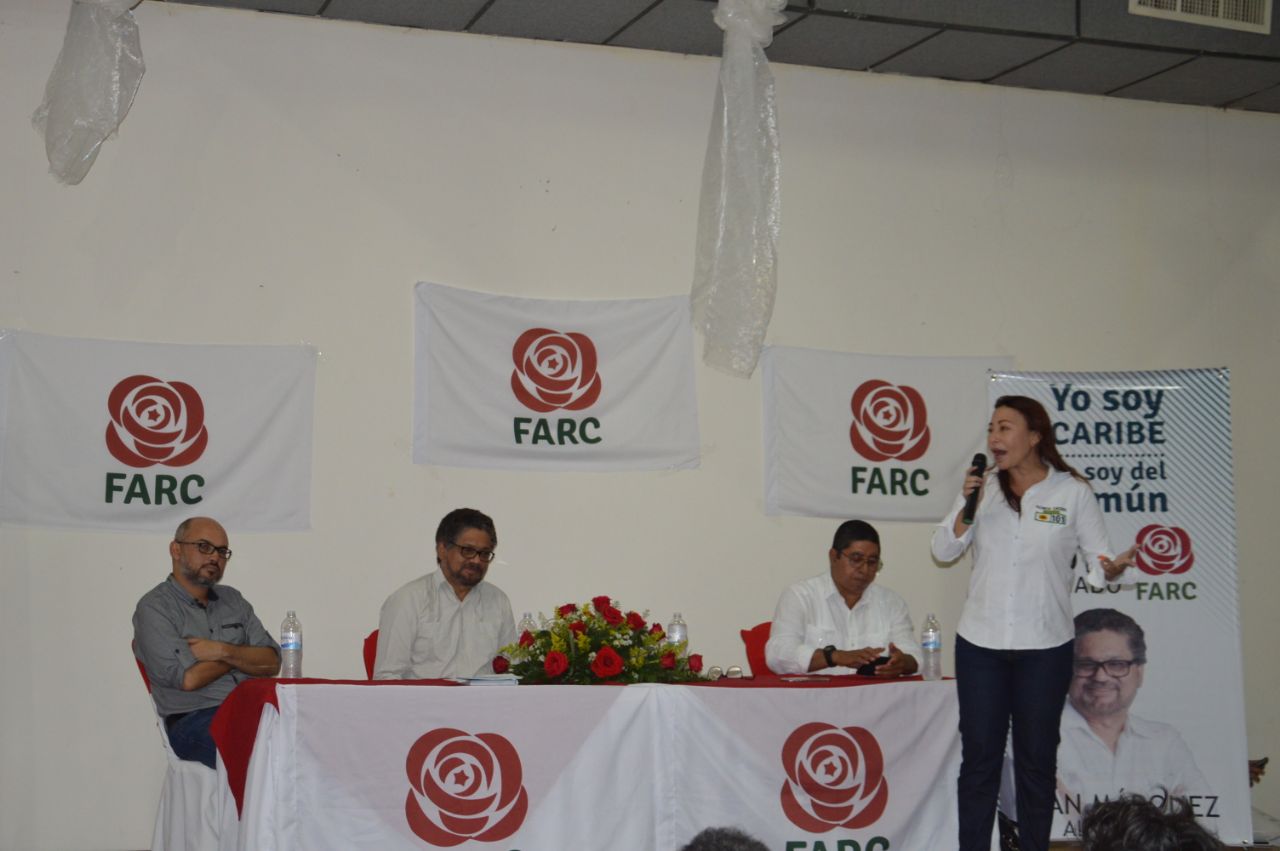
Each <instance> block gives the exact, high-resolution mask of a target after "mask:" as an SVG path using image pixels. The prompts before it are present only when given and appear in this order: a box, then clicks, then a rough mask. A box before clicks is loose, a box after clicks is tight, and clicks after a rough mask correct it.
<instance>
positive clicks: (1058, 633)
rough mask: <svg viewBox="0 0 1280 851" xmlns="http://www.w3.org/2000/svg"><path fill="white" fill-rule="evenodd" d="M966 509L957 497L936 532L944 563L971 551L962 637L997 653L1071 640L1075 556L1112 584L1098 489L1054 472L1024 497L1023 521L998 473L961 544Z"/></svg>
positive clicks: (1096, 581)
mask: <svg viewBox="0 0 1280 851" xmlns="http://www.w3.org/2000/svg"><path fill="white" fill-rule="evenodd" d="M963 507H964V497H963V496H958V497H957V498H956V504H955V507H954V508H953V509H952V510H951V513H950V514H948V515H947V516H946V519H944V520H943V521H942V522H941V523H939V524H938V528H937V529H936V530H935V531H934V534H933V555H934V557H935V558H937V559H938V561H942V562H951V561H955V560H956V559H957V558H959V557H960V556H961V554H963V553H964V551H965V550H966V549H968V548H969V546H970V545H972V546H973V573H972V574H971V575H970V577H969V597H968V599H967V600H966V601H965V605H964V612H963V613H962V614H961V616H960V624H959V626H958V627H957V629H956V632H957V633H958V634H959V635H961V636H963V637H964V639H965V640H966V641H969V642H971V643H973V644H977V645H979V646H980V647H987V648H990V649H993V650H1014V649H1016V650H1040V649H1044V648H1048V647H1057V646H1059V645H1061V644H1065V643H1066V642H1067V641H1070V640H1071V639H1072V637H1074V635H1075V626H1074V624H1073V622H1072V611H1071V586H1072V581H1073V579H1074V574H1073V571H1072V565H1071V561H1072V558H1073V557H1075V555H1076V554H1077V553H1080V554H1081V557H1082V559H1083V561H1082V562H1081V564H1083V565H1084V566H1085V567H1084V570H1085V575H1086V576H1087V578H1088V581H1089V584H1090V585H1092V586H1093V587H1095V588H1102V587H1104V586H1105V584H1106V579H1105V574H1104V572H1103V569H1102V564H1101V563H1100V562H1099V561H1098V556H1100V555H1105V556H1107V557H1111V556H1112V555H1113V554H1114V552H1113V551H1112V549H1111V543H1110V541H1108V539H1107V528H1106V525H1105V524H1104V522H1103V519H1102V510H1101V509H1100V508H1099V507H1098V501H1097V499H1095V498H1094V495H1093V489H1092V488H1091V487H1089V485H1088V484H1087V483H1086V482H1082V481H1080V480H1079V479H1077V478H1075V477H1074V476H1072V475H1071V474H1070V473H1065V472H1062V471H1061V470H1050V471H1049V475H1048V476H1046V477H1045V478H1044V479H1043V480H1042V481H1039V482H1037V483H1035V484H1034V485H1032V486H1031V487H1029V488H1027V491H1026V493H1024V494H1023V495H1022V513H1021V515H1019V514H1018V513H1016V512H1015V511H1014V510H1013V509H1012V508H1010V507H1009V503H1008V502H1006V501H1005V498H1004V493H1003V492H1002V491H1001V490H1000V484H999V482H997V481H996V478H995V475H994V473H993V474H992V475H990V476H988V477H987V481H986V484H985V486H984V488H983V493H982V501H981V502H980V503H979V505H978V510H977V512H976V514H975V516H974V521H973V525H972V526H970V527H969V528H968V529H966V530H965V532H964V534H963V535H962V536H960V537H959V538H957V537H956V535H955V529H954V526H955V522H956V516H957V515H958V514H959V513H960V510H961V509H962V508H963ZM1124 578H1125V577H1124V576H1122V577H1121V580H1123V579H1124ZM1118 581H1119V580H1118Z"/></svg>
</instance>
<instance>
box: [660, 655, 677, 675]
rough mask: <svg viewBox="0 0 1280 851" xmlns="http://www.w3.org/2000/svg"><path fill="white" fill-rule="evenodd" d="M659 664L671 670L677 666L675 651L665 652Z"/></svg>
mask: <svg viewBox="0 0 1280 851" xmlns="http://www.w3.org/2000/svg"><path fill="white" fill-rule="evenodd" d="M658 664H659V665H661V666H662V667H664V668H666V669H667V670H668V671H670V670H671V669H672V668H674V667H675V666H676V654H675V653H674V652H672V653H663V654H662V658H661V659H659V660H658Z"/></svg>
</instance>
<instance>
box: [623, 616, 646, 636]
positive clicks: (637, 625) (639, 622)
mask: <svg viewBox="0 0 1280 851" xmlns="http://www.w3.org/2000/svg"><path fill="white" fill-rule="evenodd" d="M627 625H628V626H630V627H631V628H632V629H634V630H636V631H637V632H638V631H640V630H642V629H644V618H643V617H641V616H640V613H639V612H627Z"/></svg>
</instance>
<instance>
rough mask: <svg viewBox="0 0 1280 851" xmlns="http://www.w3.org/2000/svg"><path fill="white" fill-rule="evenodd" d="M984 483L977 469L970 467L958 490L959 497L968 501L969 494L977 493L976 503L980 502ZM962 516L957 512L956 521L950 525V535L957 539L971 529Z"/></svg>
mask: <svg viewBox="0 0 1280 851" xmlns="http://www.w3.org/2000/svg"><path fill="white" fill-rule="evenodd" d="M985 481H986V477H985V476H979V475H978V468H977V467H970V468H969V469H968V471H967V472H966V473H965V476H964V484H963V485H962V486H961V488H960V495H961V496H963V497H964V498H965V499H968V498H969V494H971V493H973V492H974V491H977V492H978V501H979V502H981V501H982V485H983V482H985ZM963 516H964V512H963V511H957V512H956V521H955V523H954V524H952V527H951V531H952V533H953V534H954V535H955V536H956V537H957V538H960V537H963V536H964V533H965V532H966V531H968V530H969V529H971V528H973V527H971V526H970V525H968V524H967V523H965V522H964V519H963Z"/></svg>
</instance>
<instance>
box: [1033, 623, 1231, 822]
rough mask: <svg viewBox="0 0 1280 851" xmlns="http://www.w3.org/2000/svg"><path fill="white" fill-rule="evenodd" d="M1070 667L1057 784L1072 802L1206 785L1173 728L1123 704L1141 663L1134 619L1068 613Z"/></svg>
mask: <svg viewBox="0 0 1280 851" xmlns="http://www.w3.org/2000/svg"><path fill="white" fill-rule="evenodd" d="M1075 626H1076V639H1075V672H1074V676H1073V677H1072V679H1071V686H1070V688H1069V689H1068V691H1067V705H1066V707H1065V708H1064V709H1063V711H1062V728H1061V731H1062V742H1061V744H1060V745H1059V747H1058V786H1059V791H1060V792H1061V793H1063V794H1066V795H1068V796H1071V797H1072V798H1073V800H1074V797H1075V796H1080V802H1079V803H1080V805H1081V806H1086V805H1088V804H1092V803H1093V802H1094V800H1095V798H1096V799H1097V800H1106V798H1107V797H1112V798H1114V797H1115V796H1116V795H1117V794H1119V793H1120V792H1121V791H1124V792H1136V793H1138V794H1142V795H1148V796H1149V795H1153V794H1161V795H1162V796H1163V795H1200V794H1205V793H1207V792H1208V791H1209V787H1208V785H1207V784H1206V783H1205V780H1204V777H1203V776H1202V775H1201V774H1200V769H1199V768H1198V767H1197V766H1196V762H1195V759H1194V758H1193V757H1192V755H1191V750H1190V749H1189V748H1188V747H1187V744H1186V742H1184V741H1183V740H1182V736H1181V734H1179V733H1178V731H1177V730H1175V729H1174V728H1173V727H1172V726H1170V725H1168V724H1165V723H1162V722H1160V721H1149V720H1147V719H1145V718H1141V717H1139V716H1137V715H1134V714H1133V713H1132V712H1130V711H1129V707H1130V706H1132V705H1133V700H1134V697H1136V696H1137V694H1138V689H1139V688H1141V687H1142V678H1143V675H1144V674H1145V672H1146V667H1147V641H1146V635H1145V634H1144V633H1143V631H1142V627H1140V626H1138V623H1137V622H1136V621H1135V620H1134V619H1133V618H1131V617H1129V616H1128V615H1126V614H1125V613H1124V612H1120V611H1117V610H1115V609H1089V610H1088V611H1084V612H1081V613H1080V614H1078V615H1076V617H1075Z"/></svg>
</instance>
